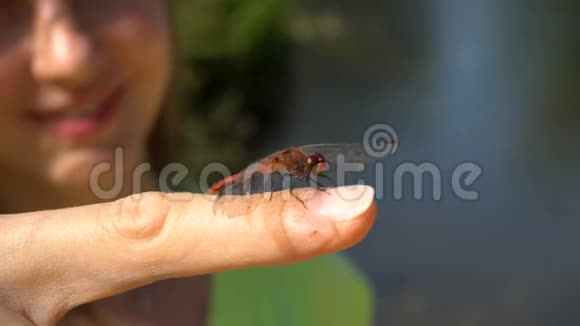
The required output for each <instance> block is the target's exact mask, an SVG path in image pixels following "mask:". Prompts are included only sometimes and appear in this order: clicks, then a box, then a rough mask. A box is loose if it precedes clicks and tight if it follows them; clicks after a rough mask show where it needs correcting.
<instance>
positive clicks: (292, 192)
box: [290, 187, 308, 209]
mask: <svg viewBox="0 0 580 326" xmlns="http://www.w3.org/2000/svg"><path fill="white" fill-rule="evenodd" d="M294 189H295V188H293V187H290V194H291V195H292V197H294V198H296V199H297V200H298V201H299V202H300V203H301V204H302V206H304V208H306V209H308V207H306V204H305V203H304V201H303V200H302V199H300V198H299V197H298V196H296V195H295V194H294Z"/></svg>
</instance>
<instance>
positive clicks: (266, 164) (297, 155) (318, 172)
mask: <svg viewBox="0 0 580 326" xmlns="http://www.w3.org/2000/svg"><path fill="white" fill-rule="evenodd" d="M339 155H343V158H344V161H345V162H349V163H369V162H372V161H373V160H374V159H373V158H372V157H371V156H369V155H367V154H366V152H365V151H364V148H363V147H362V146H361V145H359V144H318V145H307V146H301V147H291V148H287V149H284V150H281V151H278V152H276V153H273V154H271V155H269V156H267V157H265V158H262V159H260V160H258V161H256V162H255V163H253V164H251V165H249V166H248V167H246V168H245V169H243V170H242V171H240V172H238V173H236V174H234V175H232V176H228V177H226V178H224V179H222V180H220V181H218V182H216V183H215V184H213V185H212V186H211V188H210V189H209V191H208V192H209V193H210V194H217V195H218V199H217V201H216V204H217V205H218V206H219V205H221V204H219V199H220V197H222V196H223V195H224V194H226V193H228V194H231V193H232V192H233V191H235V190H234V189H237V191H240V189H244V190H243V194H247V193H251V192H252V190H253V189H250V188H251V187H252V186H253V181H252V179H254V178H255V177H256V175H261V176H263V177H266V178H268V177H269V176H271V175H272V174H275V173H279V174H281V175H289V176H290V177H291V178H293V179H298V180H303V181H306V182H308V184H309V185H310V184H311V183H312V182H313V183H315V184H316V187H317V188H318V189H320V190H324V188H325V186H324V185H323V184H322V183H321V182H320V181H319V180H318V179H319V177H322V178H324V179H326V180H328V181H330V182H331V183H332V185H334V183H333V180H332V179H331V178H330V177H328V176H327V175H325V174H324V172H326V171H328V170H329V168H330V167H331V165H332V164H331V162H332V163H333V162H335V161H336V160H337V158H338V156H339ZM254 190H255V189H254ZM292 190H294V188H291V189H290V193H291V194H292V195H293V196H294V197H295V198H296V199H298V200H299V201H300V202H301V203H302V204H303V205H304V202H303V201H302V200H301V199H300V198H298V197H297V196H295V195H294V194H293V192H292ZM215 208H216V207H215V206H214V210H215ZM239 213H240V214H243V213H244V212H239Z"/></svg>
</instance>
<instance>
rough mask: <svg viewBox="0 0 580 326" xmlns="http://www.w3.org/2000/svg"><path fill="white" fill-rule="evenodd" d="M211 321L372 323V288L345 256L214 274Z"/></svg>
mask: <svg viewBox="0 0 580 326" xmlns="http://www.w3.org/2000/svg"><path fill="white" fill-rule="evenodd" d="M211 295H212V299H211V305H210V307H211V309H212V310H211V312H210V320H209V325H210V326H324V325H332V326H369V325H371V324H372V317H373V313H374V311H373V307H372V293H371V290H370V287H369V286H368V283H367V280H366V279H365V278H364V277H363V276H362V275H361V274H360V273H359V272H358V271H357V270H356V268H355V267H354V266H353V265H352V264H351V263H350V262H349V261H348V260H347V259H346V258H345V257H343V256H341V255H332V256H326V257H323V258H319V259H315V260H312V261H308V262H304V263H299V264H294V265H288V266H283V267H274V268H254V269H245V270H238V271H231V272H225V273H219V274H217V275H214V280H213V288H212V293H211Z"/></svg>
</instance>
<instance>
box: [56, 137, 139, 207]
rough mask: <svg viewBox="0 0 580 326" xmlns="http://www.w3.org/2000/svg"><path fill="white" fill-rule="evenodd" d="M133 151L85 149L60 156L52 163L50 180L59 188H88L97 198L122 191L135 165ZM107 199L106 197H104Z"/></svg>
mask: <svg viewBox="0 0 580 326" xmlns="http://www.w3.org/2000/svg"><path fill="white" fill-rule="evenodd" d="M137 157H138V156H137V155H136V154H135V153H134V151H127V150H123V151H122V152H120V151H119V150H115V149H114V148H110V149H84V150H77V151H71V152H68V153H61V154H60V155H59V156H58V157H56V158H54V160H52V164H51V166H50V168H49V179H50V180H51V181H52V182H53V183H55V184H57V185H60V186H64V187H74V188H79V189H85V190H86V189H91V190H92V191H93V193H95V194H96V195H97V197H99V198H100V199H106V198H102V197H104V195H99V194H98V192H99V191H101V192H102V191H108V190H110V189H112V188H113V187H119V184H121V185H120V186H121V187H123V188H125V187H126V185H123V184H122V183H123V182H126V180H130V178H131V177H132V174H133V172H132V168H131V167H134V166H136V165H137V163H136V162H137ZM105 197H106V196H105Z"/></svg>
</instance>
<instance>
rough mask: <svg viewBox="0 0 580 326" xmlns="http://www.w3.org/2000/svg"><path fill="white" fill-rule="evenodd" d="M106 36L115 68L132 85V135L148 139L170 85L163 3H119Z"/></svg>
mask: <svg viewBox="0 0 580 326" xmlns="http://www.w3.org/2000/svg"><path fill="white" fill-rule="evenodd" d="M119 3H120V4H119V6H120V7H119V8H118V9H117V10H116V17H110V21H109V23H108V24H105V26H106V28H105V30H104V32H103V35H105V37H104V38H105V39H106V42H107V47H108V48H109V49H110V51H111V52H113V56H115V61H116V62H117V64H115V67H116V68H117V69H123V70H125V74H126V75H127V76H128V78H129V79H130V82H131V87H130V88H131V95H132V96H131V97H132V98H131V102H132V105H131V106H132V108H133V109H132V110H129V111H128V112H127V114H129V115H130V116H129V117H128V119H129V121H132V122H136V123H135V124H134V125H133V128H132V129H134V130H133V131H132V132H139V133H140V135H141V136H146V134H147V133H148V132H150V130H151V129H152V124H153V122H154V121H155V120H156V118H157V117H158V115H159V110H160V108H161V104H162V100H163V97H164V95H165V94H166V91H167V87H168V85H169V83H170V79H171V73H172V64H173V60H172V57H173V53H172V44H171V35H170V30H169V22H168V21H167V15H166V12H165V8H164V6H163V2H162V1H155V0H140V1H138V0H125V1H120V2H119Z"/></svg>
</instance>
